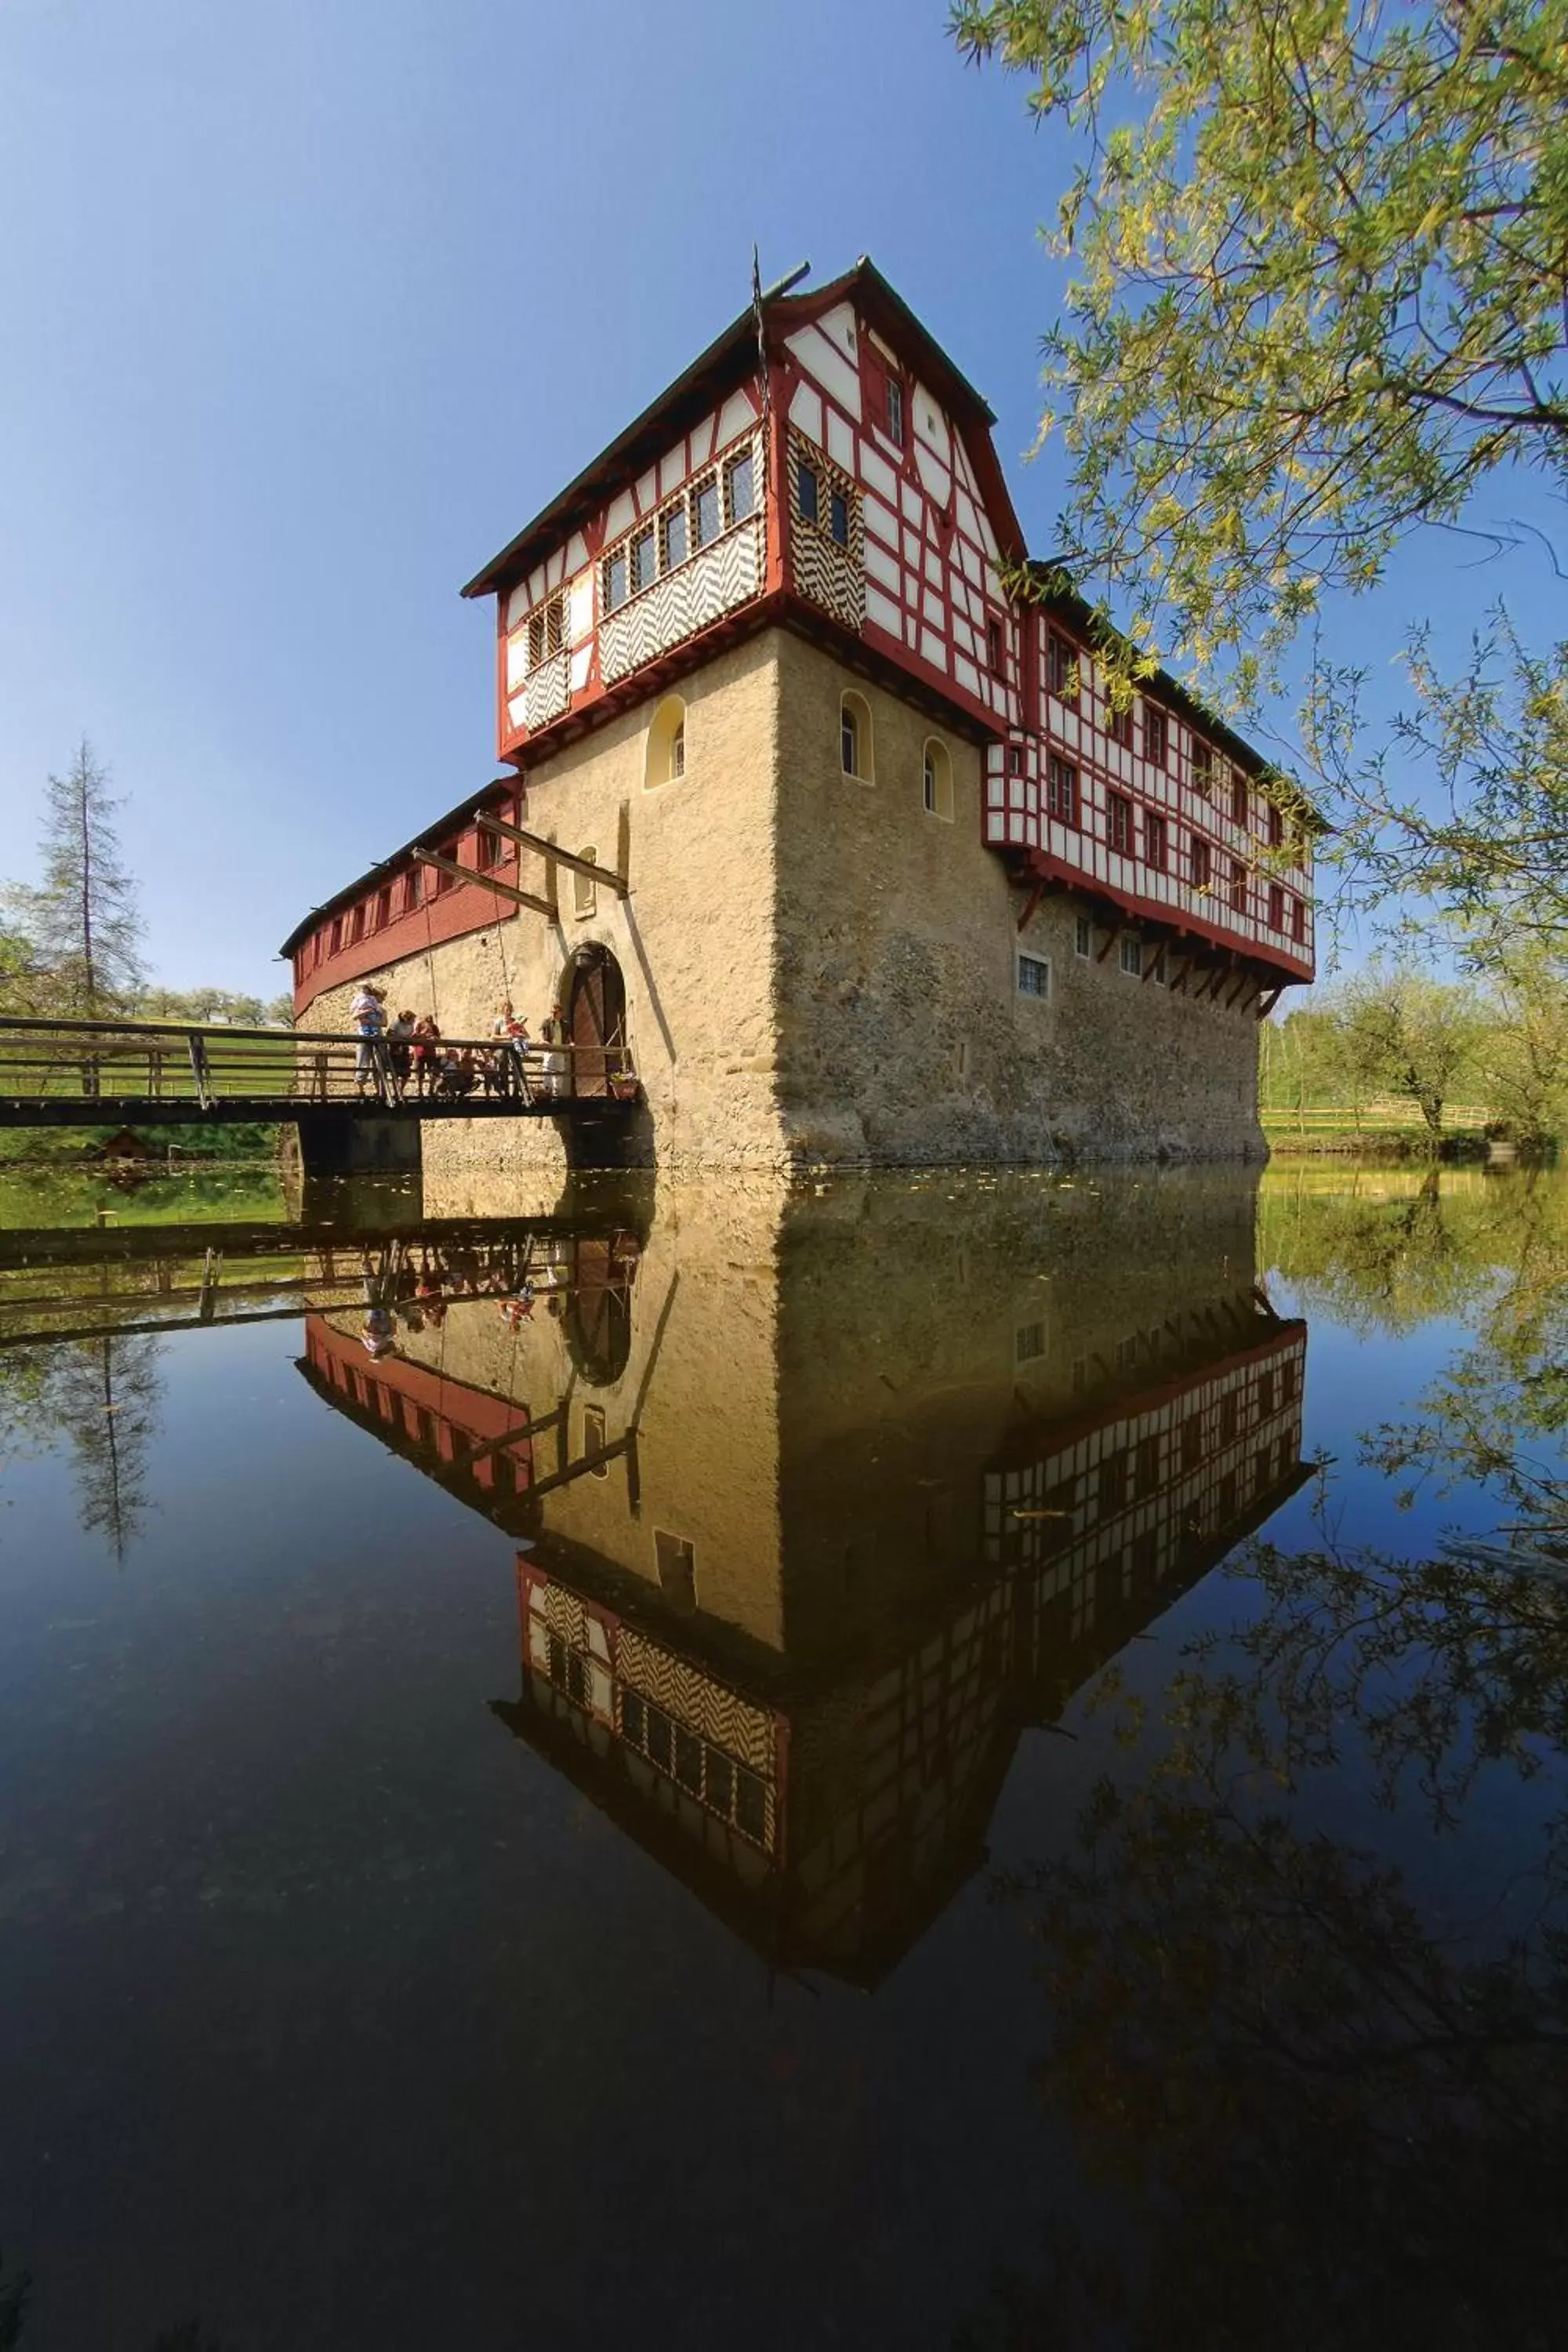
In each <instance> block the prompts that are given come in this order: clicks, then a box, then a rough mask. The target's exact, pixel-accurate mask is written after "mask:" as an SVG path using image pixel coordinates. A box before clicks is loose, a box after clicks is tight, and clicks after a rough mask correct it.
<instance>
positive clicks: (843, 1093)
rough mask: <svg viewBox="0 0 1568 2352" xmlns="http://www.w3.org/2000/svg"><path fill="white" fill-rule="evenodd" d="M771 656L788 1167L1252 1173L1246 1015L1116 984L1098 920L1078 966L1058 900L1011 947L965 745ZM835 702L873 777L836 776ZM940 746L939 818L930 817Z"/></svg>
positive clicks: (1008, 905) (886, 702)
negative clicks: (1241, 1163) (1036, 982)
mask: <svg viewBox="0 0 1568 2352" xmlns="http://www.w3.org/2000/svg"><path fill="white" fill-rule="evenodd" d="M779 659H780V692H779V709H780V738H779V751H780V764H779V774H780V795H779V918H778V936H779V942H780V971H779V1002H780V1042H779V1089H780V1104H781V1109H782V1112H783V1116H784V1127H785V1130H786V1133H787V1135H788V1137H789V1139H790V1143H791V1146H792V1149H793V1150H794V1151H795V1154H796V1156H797V1157H799V1158H803V1159H805V1160H873V1161H888V1160H892V1161H908V1162H912V1163H916V1164H919V1163H922V1162H923V1163H927V1164H932V1163H947V1164H952V1163H955V1162H956V1163H962V1162H963V1161H965V1160H1050V1159H1052V1158H1056V1157H1063V1156H1072V1155H1077V1154H1081V1155H1084V1156H1086V1157H1095V1158H1104V1159H1152V1158H1155V1157H1156V1156H1167V1157H1171V1158H1174V1159H1182V1160H1208V1159H1214V1160H1238V1159H1246V1158H1253V1159H1258V1160H1261V1159H1262V1158H1264V1157H1265V1156H1266V1155H1265V1146H1264V1142H1263V1137H1262V1131H1261V1129H1260V1128H1259V1126H1258V1096H1257V1065H1258V1030H1257V1024H1256V1022H1255V1020H1254V1019H1253V1016H1252V1014H1251V1013H1250V1012H1247V1013H1243V1012H1240V1011H1237V1012H1232V1013H1226V1011H1224V1010H1223V1009H1222V1007H1221V1005H1220V1004H1218V1003H1194V1000H1193V998H1192V996H1191V995H1190V994H1187V993H1184V992H1182V993H1174V994H1173V992H1172V991H1171V989H1170V988H1169V987H1168V986H1163V985H1161V984H1160V982H1159V981H1158V980H1157V979H1150V980H1148V981H1145V980H1143V979H1142V978H1141V977H1134V976H1131V974H1129V973H1128V972H1126V971H1123V969H1122V967H1121V942H1120V940H1117V939H1112V938H1111V937H1110V933H1109V932H1108V931H1107V930H1106V929H1103V928H1100V927H1098V926H1097V925H1096V924H1095V923H1094V922H1093V920H1092V919H1089V907H1088V903H1087V901H1085V900H1082V899H1080V898H1076V897H1073V896H1069V895H1067V894H1052V895H1051V896H1049V897H1047V898H1045V899H1043V900H1042V901H1041V903H1040V904H1039V906H1038V908H1037V910H1036V912H1035V914H1034V915H1033V917H1032V919H1031V920H1030V922H1029V924H1028V927H1027V929H1026V930H1025V932H1024V933H1023V934H1022V935H1021V936H1020V934H1019V932H1018V929H1017V922H1018V918H1019V915H1020V914H1021V913H1022V911H1023V908H1024V905H1025V903H1026V902H1025V899H1024V898H1023V896H1022V894H1021V893H1020V892H1019V891H1018V890H1017V889H1016V888H1014V887H1010V886H1009V883H1008V881H1007V877H1006V874H1005V869H1004V867H1003V865H1002V862H1001V860H1000V859H999V858H998V857H997V856H996V854H995V853H994V851H993V850H990V849H987V848H986V847H985V846H984V842H983V838H982V822H981V804H980V794H981V760H980V753H979V751H978V750H977V748H976V747H975V746H974V745H973V744H972V743H970V742H967V741H966V740H964V739H963V737H961V736H957V735H954V734H952V733H950V732H948V731H947V730H944V729H943V728H942V727H940V726H938V725H936V724H934V723H933V721H932V720H931V719H929V718H927V717H926V716H925V715H924V714H923V713H921V711H919V710H917V709H914V708H913V707H912V706H911V705H910V704H909V703H908V702H906V701H905V700H903V698H901V697H900V696H897V695H894V694H891V693H889V692H887V691H885V690H883V689H881V688H877V687H874V686H870V685H868V684H867V683H866V681H865V680H864V679H861V678H858V677H855V676H854V675H853V673H852V672H850V671H848V670H847V669H846V668H844V667H842V665H840V664H839V663H837V661H835V660H834V659H833V658H832V657H831V656H829V655H827V654H826V653H823V652H821V651H820V650H819V649H818V648H817V647H816V646H812V645H808V644H806V643H805V641H804V640H802V639H800V638H798V637H794V636H789V637H784V638H782V639H781V641H780V649H779ZM847 690H848V691H851V692H853V693H854V694H856V695H857V696H858V698H860V700H861V702H862V703H863V704H864V705H865V706H866V708H867V709H868V712H869V716H870V720H871V746H870V754H869V757H868V758H867V757H866V756H864V755H862V758H861V761H860V764H861V766H862V767H863V768H866V769H868V770H869V775H868V780H867V781H865V782H859V781H857V780H856V779H854V778H851V777H848V776H846V775H845V773H844V772H843V764H842V759H841V752H840V716H841V704H842V698H843V696H844V693H845V692H846V691H847ZM932 742H934V743H935V744H936V745H938V746H939V748H940V751H941V752H942V753H945V755H946V761H947V762H948V763H949V765H950V768H951V775H952V803H951V806H952V815H951V817H950V818H949V817H947V816H945V815H942V814H929V813H928V812H927V810H926V807H925V805H924V797H923V770H924V764H925V751H926V747H927V745H928V744H930V743H932ZM1080 918H1085V919H1089V941H1088V945H1089V952H1088V954H1087V955H1084V954H1080V953H1079V952H1078V949H1079V935H1078V924H1079V919H1080ZM1020 950H1021V951H1023V952H1024V953H1025V954H1026V955H1027V956H1028V957H1029V958H1030V959H1031V960H1032V961H1034V962H1036V963H1044V964H1046V965H1047V967H1048V971H1049V982H1048V993H1047V994H1046V995H1044V996H1039V995H1034V994H1026V993H1024V992H1022V991H1021V990H1020V988H1019V986H1018V974H1017V966H1016V959H1017V956H1018V954H1019V952H1020ZM1102 950H1103V952H1102ZM1150 952H1151V950H1149V948H1148V947H1147V946H1145V949H1144V953H1145V955H1147V954H1148V953H1150Z"/></svg>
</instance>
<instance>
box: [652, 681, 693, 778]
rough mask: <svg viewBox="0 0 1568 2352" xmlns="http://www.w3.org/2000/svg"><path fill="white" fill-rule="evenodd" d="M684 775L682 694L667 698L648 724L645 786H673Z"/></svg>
mask: <svg viewBox="0 0 1568 2352" xmlns="http://www.w3.org/2000/svg"><path fill="white" fill-rule="evenodd" d="M685 773H686V705H685V703H684V702H682V700H681V698H680V697H679V694H667V695H666V696H665V698H664V700H663V701H662V702H661V703H660V704H659V706H658V709H657V710H656V711H655V712H654V714H653V718H652V719H651V721H650V722H649V726H648V730H647V760H646V762H645V765H644V769H643V782H644V784H645V786H647V787H651V786H653V785H655V784H672V783H674V782H676V780H677V778H678V777H680V776H683V775H684V774H685Z"/></svg>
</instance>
